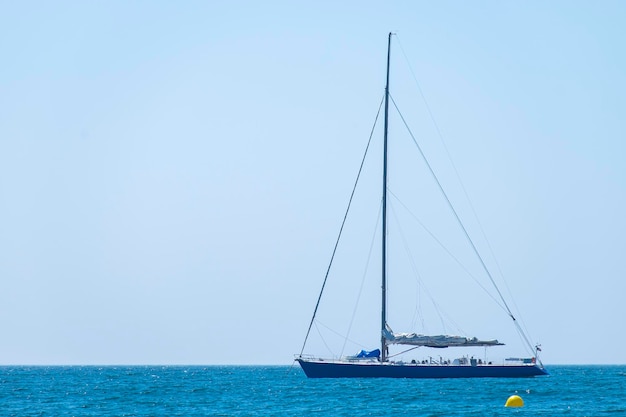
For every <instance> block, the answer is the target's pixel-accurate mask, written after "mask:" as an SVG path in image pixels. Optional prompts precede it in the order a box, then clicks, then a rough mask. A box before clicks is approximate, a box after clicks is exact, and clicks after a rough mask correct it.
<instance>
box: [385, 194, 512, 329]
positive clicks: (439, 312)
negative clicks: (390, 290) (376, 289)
mask: <svg viewBox="0 0 626 417" xmlns="http://www.w3.org/2000/svg"><path fill="white" fill-rule="evenodd" d="M388 191H389V193H391V191H390V190H388ZM391 194H392V195H393V197H394V198H395V199H396V200H397V201H398V203H400V205H402V206H403V207H404V208H405V209H406V210H407V211H408V212H409V214H410V215H412V216H414V214H413V213H411V211H410V210H409V209H408V208H407V207H406V206H405V205H404V204H403V203H402V201H400V200H399V199H398V197H397V196H396V195H394V194H393V193H391ZM391 212H392V214H393V216H394V220H395V221H396V224H399V221H398V216H397V213H396V211H395V209H394V206H393V205H391ZM416 220H417V222H418V223H420V221H419V220H418V219H417V218H416ZM420 224H421V223H420ZM422 227H424V229H426V228H425V226H424V225H423V224H422ZM398 229H399V230H398V232H399V234H400V237H402V241H403V243H404V250H405V251H406V253H407V256H408V257H409V260H410V263H411V267H412V269H413V273H415V274H416V276H417V277H418V280H419V281H420V284H421V286H422V289H423V290H424V292H425V293H426V295H427V296H428V299H429V300H430V302H431V303H432V305H433V307H434V309H435V312H436V313H437V315H438V316H439V320H440V321H441V327H442V328H443V330H444V333H446V332H447V327H448V326H447V325H446V321H447V322H448V323H449V325H451V326H452V327H454V328H456V331H457V333H459V334H463V335H467V332H466V331H465V330H463V329H462V328H461V326H459V324H458V323H457V322H456V321H454V320H453V319H452V317H451V316H450V315H449V314H448V313H447V312H446V311H444V310H443V309H442V308H441V306H440V305H439V304H438V303H437V301H436V300H435V297H433V295H432V293H431V292H430V290H429V289H428V286H427V285H426V284H425V283H424V282H423V280H422V279H421V276H420V274H419V272H418V271H417V267H416V265H415V260H414V259H413V256H412V254H411V251H410V249H409V244H408V241H407V239H406V236H405V234H404V233H403V232H402V228H398ZM426 230H427V231H428V229H426ZM435 240H437V239H436V238H435ZM444 249H446V248H445V247H444ZM451 256H452V257H453V258H454V256H453V255H451ZM457 262H458V260H457ZM461 267H463V265H461ZM468 274H469V272H468ZM469 275H470V276H471V274H469ZM476 283H477V284H478V286H480V287H481V288H483V289H484V290H485V292H486V293H487V295H489V296H490V297H491V298H492V299H493V300H494V302H495V303H496V305H498V306H499V307H501V308H502V306H501V305H500V303H499V302H498V300H496V299H495V298H494V297H493V295H491V294H490V293H489V292H488V291H487V290H486V289H485V288H484V287H483V286H482V285H481V284H480V282H478V281H477V280H476ZM423 327H424V328H425V326H423ZM425 330H426V329H425Z"/></svg>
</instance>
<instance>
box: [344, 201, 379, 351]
mask: <svg viewBox="0 0 626 417" xmlns="http://www.w3.org/2000/svg"><path fill="white" fill-rule="evenodd" d="M382 209H383V202H382V201H381V202H380V206H379V208H378V214H377V215H376V225H375V226H374V233H373V234H372V242H371V243H370V250H369V253H368V254H367V261H366V262H365V270H364V271H363V278H361V287H360V288H359V293H358V295H357V297H356V303H355V304H354V310H352V317H351V318H350V324H349V325H348V331H347V332H346V336H345V338H344V341H343V346H342V347H341V353H340V356H343V352H344V350H345V348H346V343H347V341H348V337H350V332H351V331H352V325H353V324H354V318H355V317H356V311H357V309H358V307H359V302H360V301H361V294H362V293H363V285H364V284H365V278H366V276H367V270H368V269H369V264H370V260H371V259H372V251H373V250H374V243H375V240H376V231H377V230H378V223H380V218H381V216H380V212H381V211H382Z"/></svg>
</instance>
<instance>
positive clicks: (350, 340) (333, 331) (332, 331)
mask: <svg viewBox="0 0 626 417" xmlns="http://www.w3.org/2000/svg"><path fill="white" fill-rule="evenodd" d="M318 325H320V326H322V327H324V328H325V329H326V330H328V331H329V332H331V333H334V334H335V335H336V336H339V337H342V338H343V337H346V336H345V335H343V334H341V333H339V332H338V331H337V330H334V329H331V328H330V327H328V326H327V325H325V324H324V323H322V322H321V321H316V322H315V328H316V329H317V331H318V333H320V330H319V328H318V327H317V326H318ZM320 336H321V333H320ZM348 342H350V343H353V344H355V345H357V346H359V347H360V348H362V349H365V348H366V347H367V346H364V345H362V344H360V343H359V342H356V341H354V340H352V339H348ZM326 347H328V345H327V346H326ZM328 350H330V348H329V349H328ZM330 352H331V353H332V350H331V351H330ZM333 356H334V355H333Z"/></svg>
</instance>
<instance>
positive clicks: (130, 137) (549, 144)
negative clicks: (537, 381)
mask: <svg viewBox="0 0 626 417" xmlns="http://www.w3.org/2000/svg"><path fill="white" fill-rule="evenodd" d="M0 4H1V6H2V12H1V13H0V55H1V56H2V61H1V65H0V282H1V283H2V290H1V291H0V329H2V335H3V337H2V343H0V363H4V364H16V363H17V364H19V363H24V364H125V363H130V364H143V363H159V364H168V363H178V364H207V363H233V364H236V363H259V364H264V363H271V364H285V363H291V360H292V357H293V354H295V353H298V352H299V351H300V347H301V344H302V340H303V338H304V333H305V331H306V327H307V326H308V322H309V319H310V315H311V313H312V310H313V307H314V304H315V300H316V297H317V293H318V291H319V287H320V285H321V283H322V279H323V277H324V272H325V269H326V265H327V262H328V260H329V257H330V253H331V250H332V245H333V243H334V239H335V236H336V233H337V231H338V227H339V224H340V220H341V216H342V215H343V210H344V207H345V204H346V202H347V198H348V196H349V192H350V188H351V185H352V181H353V178H354V175H355V173H356V169H357V168H358V163H359V160H360V157H361V153H362V151H363V149H364V146H365V143H366V141H367V136H368V134H369V130H370V128H371V124H372V122H373V117H374V115H375V113H376V109H377V106H378V103H379V100H380V98H381V96H382V91H383V87H384V69H385V68H384V58H385V53H386V51H385V48H386V36H387V33H388V32H389V31H390V30H391V31H396V32H397V33H398V35H399V40H400V42H401V44H402V47H403V49H404V51H405V52H406V55H407V56H408V59H409V62H410V65H411V67H412V68H413V70H414V71H415V74H416V76H417V78H418V80H419V83H420V85H421V87H422V90H423V92H424V95H425V96H426V98H427V101H428V105H429V107H430V109H431V110H432V113H433V116H434V118H435V120H436V122H437V124H438V126H439V129H440V130H441V133H442V135H443V138H444V140H445V143H446V145H447V147H448V149H449V151H450V154H451V155H452V158H453V160H454V163H455V164H456V167H457V169H458V170H459V172H460V174H461V176H462V178H463V181H464V184H465V187H466V188H467V191H468V193H469V194H470V196H471V199H472V202H473V204H474V206H475V208H476V211H477V213H478V216H479V218H480V221H481V223H482V225H483V228H484V230H485V233H486V234H487V236H488V238H489V242H490V243H491V245H492V247H493V249H494V252H495V254H496V257H497V259H498V262H499V265H500V267H501V268H502V270H503V272H504V276H505V277H506V281H507V282H508V286H509V288H510V289H511V292H513V293H514V294H515V297H514V298H515V303H516V305H517V306H518V307H519V309H520V310H521V313H522V316H523V319H524V322H525V323H526V325H527V327H528V329H529V331H530V333H531V335H532V338H533V340H532V341H533V342H540V343H542V345H543V348H544V352H543V354H544V356H543V358H544V361H545V362H546V363H626V350H624V345H626V336H625V335H624V331H623V330H624V324H623V319H624V317H626V303H624V294H626V280H625V278H626V266H625V264H624V254H625V253H626V219H625V216H624V213H625V212H626V165H625V164H624V161H625V160H626V119H625V117H624V115H625V114H626V81H625V80H626V77H625V76H624V74H626V50H625V49H624V44H625V43H626V28H625V27H624V17H625V16H626V5H625V4H624V3H623V2H620V1H602V2H578V1H551V2H543V1H525V2H502V1H479V2H464V1H442V2H432V1H406V2H364V1H358V2H356V1H350V2H333V1H328V2H327V1H322V2H307V3H304V2H302V3H301V2H288V1H284V2H278V1H266V2H252V1H250V2H245V1H233V2H204V1H197V2H193V1H187V2H169V1H133V2H123V1H101V2H80V1H76V2H66V1H56V2H43V1H41V2H30V1H25V2H21V1H20V2H18V1H3V2H0ZM394 52H395V55H394V58H395V59H397V63H398V65H399V66H400V65H404V66H406V63H405V61H404V58H403V57H402V55H401V54H400V52H399V49H395V50H394ZM394 75H395V74H394ZM400 79H401V80H400V82H403V83H404V84H401V85H402V87H396V88H397V89H396V90H393V91H394V93H393V94H394V97H396V94H397V97H398V100H400V97H401V93H404V92H407V97H411V94H412V95H413V99H414V103H416V104H415V106H412V103H413V102H411V101H410V100H409V99H406V101H405V102H403V103H402V104H403V105H402V110H403V113H407V114H409V113H413V111H415V112H416V113H419V112H421V113H422V116H416V117H421V119H414V120H416V121H419V122H418V123H417V125H418V126H424V130H421V131H419V133H418V137H419V139H420V141H423V143H424V146H425V148H426V149H427V150H429V149H431V147H430V146H431V145H429V144H437V143H439V144H440V142H439V138H438V136H437V135H436V131H435V130H434V129H433V127H432V122H431V121H430V119H429V117H428V116H427V113H424V112H425V110H424V105H423V102H421V101H420V100H418V98H419V96H418V94H417V93H416V90H415V84H414V83H413V81H412V79H411V77H408V76H405V77H404V78H402V77H400ZM411 89H413V90H411ZM399 104H400V103H399ZM424 114H426V116H424ZM429 123H430V126H429ZM427 126H429V127H427ZM417 130H418V128H417V126H416V131H417ZM377 143H379V142H377ZM432 149H435V145H432ZM433 152H434V151H433ZM444 160H445V159H441V161H444ZM439 162H440V160H439V159H437V157H434V163H435V165H436V166H440V165H439ZM442 164H443V163H442ZM374 176H375V175H371V177H374ZM379 185H380V183H379V182H376V183H375V188H376V190H375V191H378V188H379ZM465 213H467V212H465ZM364 217H366V216H364ZM367 219H368V221H369V223H367V227H368V228H373V226H374V225H375V221H370V220H372V219H371V218H369V217H368V218H367ZM369 230H370V229H367V233H365V235H366V238H365V240H366V244H367V245H369V239H370V238H371V233H370V232H369ZM474 231H475V230H474ZM483 248H484V246H483ZM353 255H354V259H356V254H353V253H350V251H344V253H343V256H344V258H347V259H349V260H350V259H352V257H353ZM358 262H359V263H358V264H357V265H358V266H357V267H356V271H357V275H359V277H358V278H357V281H358V280H359V279H360V275H361V274H362V270H363V266H364V261H362V260H359V261H358ZM372 262H374V261H372ZM371 269H376V267H375V266H371ZM399 275H402V274H399ZM334 278H337V279H338V278H340V277H337V276H335V277H334ZM334 278H333V279H334ZM424 279H426V278H424ZM333 282H341V281H333ZM333 285H334V286H335V287H339V286H341V284H332V285H330V290H332V289H333ZM448 285H450V288H452V285H453V284H448ZM357 288H358V285H357ZM335 289H336V288H335ZM507 293H508V292H507ZM364 294H365V295H364V296H365V297H367V290H366V291H365V293H364ZM330 297H331V300H332V299H333V298H332V297H333V295H332V293H331V295H330ZM354 297H355V294H350V295H349V298H347V299H346V300H347V301H346V304H352V303H353V302H354ZM455 297H457V298H456V302H455V303H454V304H452V305H451V306H449V307H448V308H446V313H447V314H449V315H450V316H454V317H457V320H459V321H464V320H466V319H467V323H477V322H478V323H479V324H483V322H484V323H485V327H486V328H487V330H485V333H482V332H480V333H479V334H477V336H481V337H486V338H489V337H497V338H499V339H501V340H503V341H505V342H515V340H510V339H511V338H510V333H509V330H506V331H504V330H503V334H500V333H499V332H500V327H499V324H498V325H497V326H491V325H489V324H487V322H488V321H489V320H488V319H489V318H490V317H488V316H489V312H488V311H486V310H485V311H483V310H481V309H480V308H476V305H482V302H478V303H475V302H474V300H473V299H467V298H463V297H462V295H459V294H456V295H455ZM336 300H341V299H339V298H337V299H336ZM376 302H377V301H376ZM343 307H345V306H342V308H343ZM374 307H376V306H374ZM335 308H337V310H335ZM361 308H363V306H361V307H359V311H361ZM349 310H351V309H349ZM320 314H321V318H320V320H322V319H323V318H324V317H327V318H329V317H333V316H338V315H339V307H334V306H333V305H332V304H331V303H325V304H323V305H322V307H321V312H320ZM375 314H378V313H375ZM481 314H482V315H481ZM505 319H506V317H505ZM399 321H401V320H399ZM344 322H345V321H344ZM324 323H325V324H326V323H327V322H326V320H324ZM496 323H499V322H497V321H496ZM392 325H393V324H392ZM370 326H371V330H369V332H370V334H369V335H368V336H367V337H369V339H368V338H367V337H366V338H365V340H364V343H366V345H367V346H370V345H371V344H373V345H374V346H372V347H375V345H376V343H377V340H378V335H377V334H376V333H375V332H376V331H377V330H376V329H377V327H378V323H370ZM344 327H345V326H344ZM464 327H470V329H471V330H472V331H473V330H474V328H473V325H471V324H470V325H464ZM479 328H480V327H479V326H477V327H476V332H477V333H478V329H479ZM394 330H397V331H402V330H411V329H401V328H395V326H394ZM417 330H419V329H417ZM360 331H361V328H360V327H358V325H357V327H355V332H356V334H355V335H353V337H354V338H356V339H359V337H360V336H361V335H360V333H359V332H360ZM372 333H373V334H372ZM363 335H365V333H363ZM359 340H363V339H359ZM312 343H313V345H312V346H311V349H310V350H313V349H314V348H316V347H323V345H321V344H319V343H318V342H315V341H312ZM316 343H318V344H317V345H316ZM512 345H513V346H515V343H512ZM312 353H313V352H312ZM320 353H325V352H320ZM336 353H338V352H336ZM345 353H351V352H345Z"/></svg>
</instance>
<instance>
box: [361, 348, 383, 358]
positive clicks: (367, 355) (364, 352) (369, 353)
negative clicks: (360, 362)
mask: <svg viewBox="0 0 626 417" xmlns="http://www.w3.org/2000/svg"><path fill="white" fill-rule="evenodd" d="M379 356H380V349H374V350H369V351H368V350H362V351H360V352H359V353H357V355H356V357H357V358H377V357H379Z"/></svg>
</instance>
